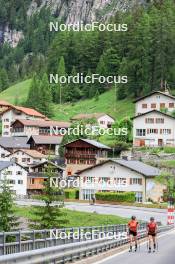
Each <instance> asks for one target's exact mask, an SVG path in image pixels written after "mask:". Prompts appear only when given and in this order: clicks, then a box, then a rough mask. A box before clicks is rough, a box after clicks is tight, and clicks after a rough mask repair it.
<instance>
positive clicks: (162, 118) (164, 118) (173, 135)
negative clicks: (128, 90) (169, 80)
mask: <svg viewBox="0 0 175 264" xmlns="http://www.w3.org/2000/svg"><path fill="white" fill-rule="evenodd" d="M174 111H175V97H174V96H172V95H170V93H169V91H168V90H167V89H165V92H161V91H154V92H151V93H150V94H148V95H146V96H143V97H141V98H139V99H137V100H135V116H134V117H133V118H132V119H133V146H134V147H143V146H148V147H158V146H160V147H162V146H174V145H175V118H174V117H173V115H172V113H173V112H174Z"/></svg>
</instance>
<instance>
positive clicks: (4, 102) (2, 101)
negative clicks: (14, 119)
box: [0, 100, 12, 107]
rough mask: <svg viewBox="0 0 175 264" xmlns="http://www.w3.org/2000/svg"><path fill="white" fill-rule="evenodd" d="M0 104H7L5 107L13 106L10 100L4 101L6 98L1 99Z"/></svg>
mask: <svg viewBox="0 0 175 264" xmlns="http://www.w3.org/2000/svg"><path fill="white" fill-rule="evenodd" d="M0 105H2V106H5V107H7V106H12V104H10V103H9V102H7V101H4V100H0Z"/></svg>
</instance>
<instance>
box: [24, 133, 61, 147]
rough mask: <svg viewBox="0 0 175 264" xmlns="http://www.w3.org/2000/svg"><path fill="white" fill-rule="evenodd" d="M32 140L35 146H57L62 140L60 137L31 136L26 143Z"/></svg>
mask: <svg viewBox="0 0 175 264" xmlns="http://www.w3.org/2000/svg"><path fill="white" fill-rule="evenodd" d="M32 139H33V141H34V142H35V144H44V145H59V144H60V143H61V141H62V139H63V137H62V136H39V135H37V136H31V137H30V138H29V140H28V141H27V143H28V144H29V142H30V141H31V140H32Z"/></svg>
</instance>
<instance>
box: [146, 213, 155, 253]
mask: <svg viewBox="0 0 175 264" xmlns="http://www.w3.org/2000/svg"><path fill="white" fill-rule="evenodd" d="M147 232H148V240H149V250H148V252H149V253H150V252H151V240H152V241H153V252H155V250H156V233H157V223H156V222H155V221H154V217H151V218H150V222H149V223H148V224H147Z"/></svg>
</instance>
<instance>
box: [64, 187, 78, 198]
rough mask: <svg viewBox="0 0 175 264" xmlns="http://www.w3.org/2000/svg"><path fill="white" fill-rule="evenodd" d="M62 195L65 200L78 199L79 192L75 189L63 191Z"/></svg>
mask: <svg viewBox="0 0 175 264" xmlns="http://www.w3.org/2000/svg"><path fill="white" fill-rule="evenodd" d="M64 194H65V198H66V199H79V190H77V189H65V190H64Z"/></svg>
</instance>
